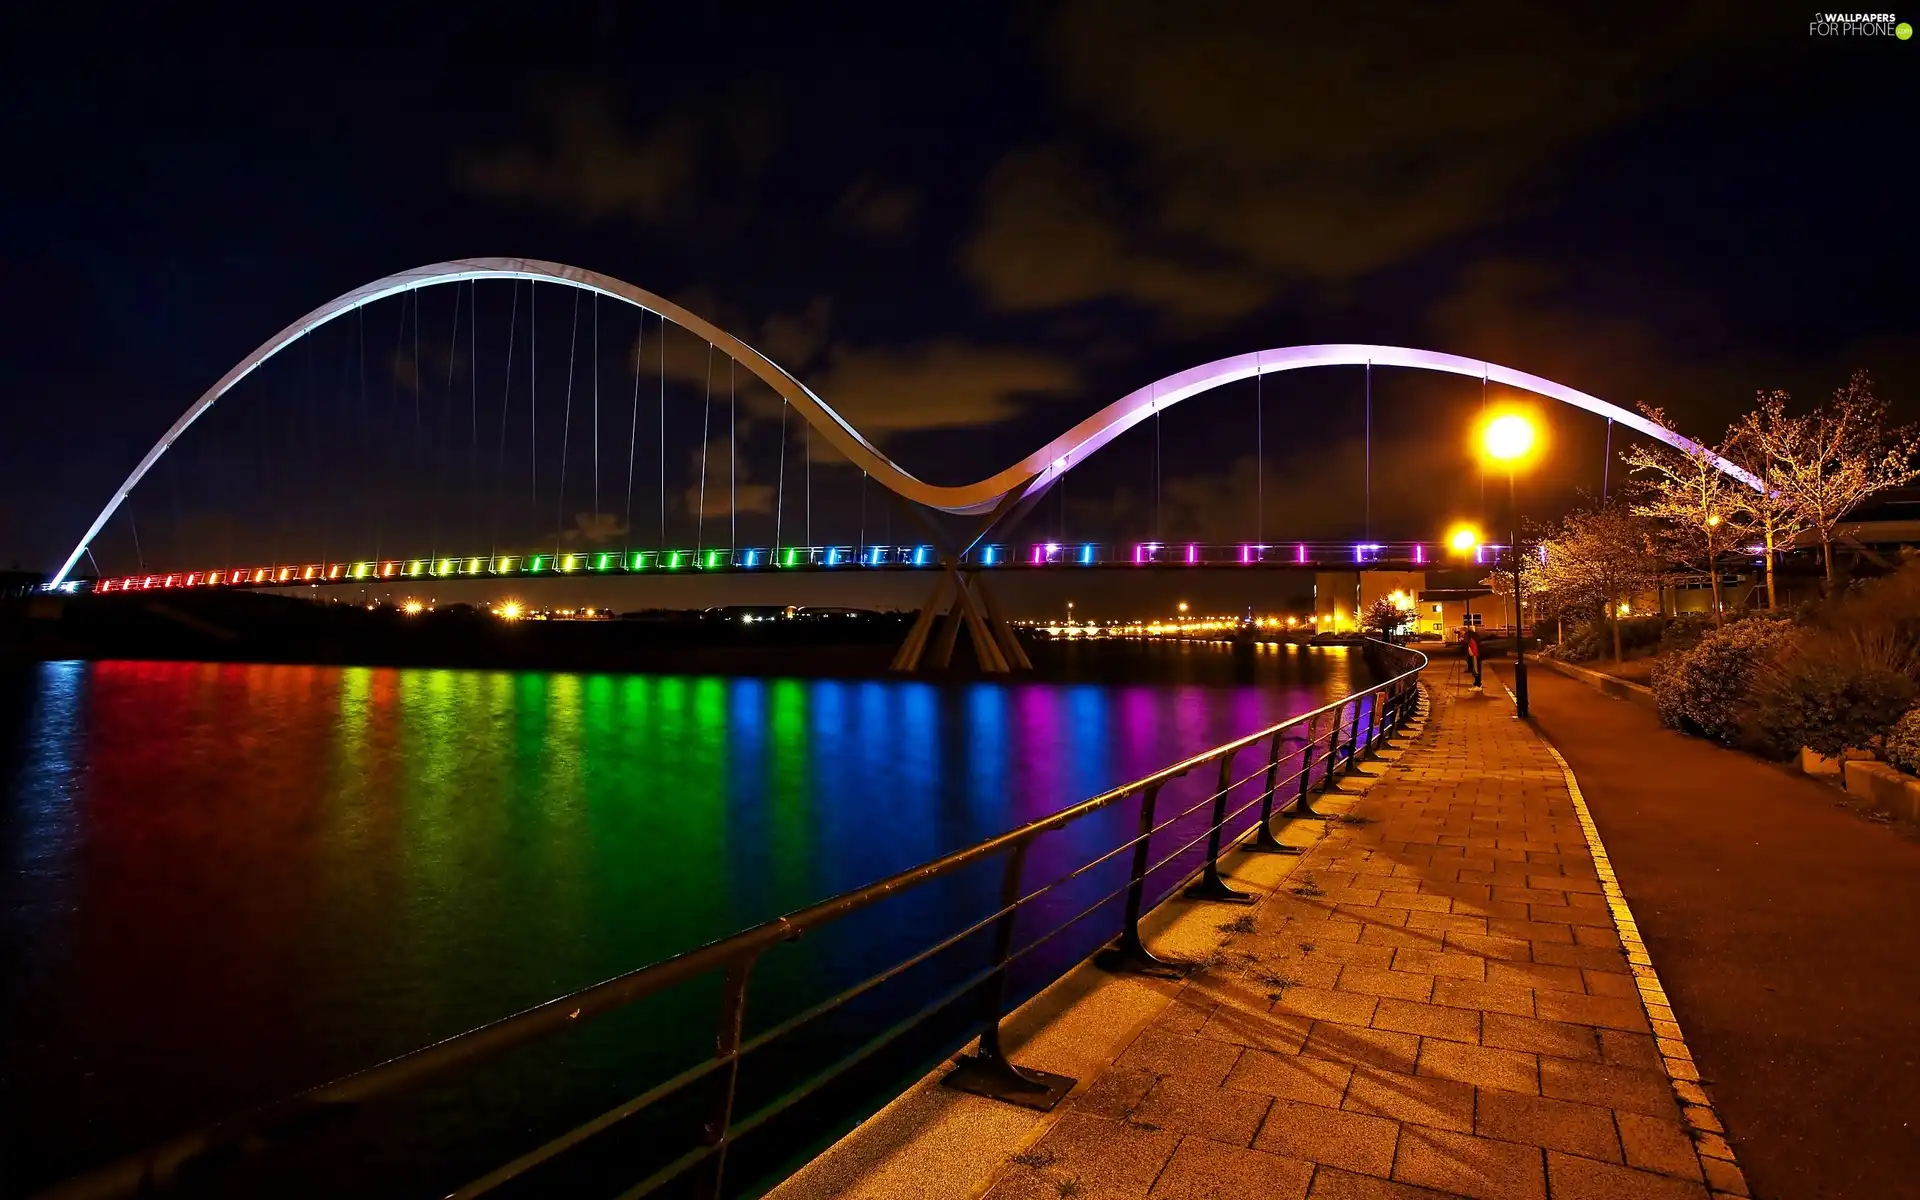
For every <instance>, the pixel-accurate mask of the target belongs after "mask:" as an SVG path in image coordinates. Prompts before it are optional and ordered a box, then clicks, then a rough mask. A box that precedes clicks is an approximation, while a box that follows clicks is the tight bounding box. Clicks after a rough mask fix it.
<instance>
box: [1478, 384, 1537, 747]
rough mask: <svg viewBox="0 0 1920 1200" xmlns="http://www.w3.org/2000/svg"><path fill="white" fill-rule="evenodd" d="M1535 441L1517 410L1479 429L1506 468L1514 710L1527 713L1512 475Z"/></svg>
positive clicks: (1491, 454)
mask: <svg viewBox="0 0 1920 1200" xmlns="http://www.w3.org/2000/svg"><path fill="white" fill-rule="evenodd" d="M1536 440H1537V437H1536V434H1535V431H1534V428H1533V422H1532V421H1529V420H1528V419H1527V418H1526V417H1524V416H1521V415H1520V414H1519V413H1502V414H1501V415H1499V416H1497V417H1495V418H1493V420H1491V421H1488V422H1487V425H1486V428H1485V429H1483V430H1481V433H1480V444H1481V447H1482V448H1483V449H1484V450H1485V451H1486V455H1487V457H1488V458H1491V459H1493V460H1494V462H1496V463H1498V464H1500V465H1501V466H1504V467H1505V468H1506V469H1507V528H1508V530H1509V533H1508V536H1507V556H1508V557H1509V558H1511V559H1512V560H1513V710H1514V714H1515V715H1516V716H1519V717H1525V716H1526V715H1527V649H1526V641H1525V637H1524V633H1525V630H1526V620H1525V618H1524V617H1522V616H1521V615H1520V602H1521V596H1520V501H1519V490H1518V485H1517V484H1516V483H1515V482H1514V477H1515V476H1516V475H1517V474H1518V473H1519V470H1520V468H1521V467H1522V466H1524V465H1526V461H1527V459H1528V457H1529V456H1531V455H1532V454H1533V449H1534V442H1535V441H1536Z"/></svg>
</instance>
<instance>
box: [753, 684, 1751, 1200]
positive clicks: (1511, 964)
mask: <svg viewBox="0 0 1920 1200" xmlns="http://www.w3.org/2000/svg"><path fill="white" fill-rule="evenodd" d="M1443 670H1444V669H1436V670H1435V671H1434V672H1433V674H1434V675H1436V676H1440V675H1442V674H1443ZM1430 682H1431V683H1432V684H1433V685H1435V686H1433V687H1431V689H1430V690H1431V691H1432V692H1433V693H1434V696H1435V706H1434V712H1433V714H1432V717H1431V720H1430V723H1429V725H1428V726H1427V728H1426V730H1425V731H1424V732H1423V733H1421V734H1420V735H1418V736H1417V737H1416V739H1415V740H1414V742H1413V743H1412V744H1411V745H1410V747H1409V749H1408V750H1407V752H1406V754H1405V756H1404V757H1401V758H1399V759H1398V761H1397V762H1395V763H1393V764H1392V768H1393V769H1391V770H1390V771H1389V773H1387V774H1385V775H1383V776H1382V777H1381V778H1380V779H1378V780H1377V781H1376V782H1375V785H1374V786H1372V787H1370V788H1369V789H1368V790H1367V791H1366V792H1365V794H1364V795H1362V796H1358V797H1355V798H1353V799H1352V800H1351V801H1350V802H1346V803H1347V804H1348V807H1347V810H1346V813H1345V814H1344V815H1345V816H1346V817H1347V818H1348V819H1349V820H1352V821H1355V822H1360V823H1348V822H1347V821H1346V820H1340V821H1333V822H1328V823H1326V824H1325V826H1324V832H1308V831H1306V830H1305V829H1303V827H1304V826H1308V825H1311V824H1313V823H1310V822H1297V823H1295V825H1294V826H1293V827H1292V828H1291V829H1289V830H1288V831H1287V834H1286V837H1287V839H1288V840H1292V841H1296V842H1298V841H1302V840H1303V839H1312V841H1311V844H1310V847H1309V848H1308V850H1307V853H1306V854H1305V856H1304V857H1301V858H1297V859H1289V858H1281V857H1277V856H1259V857H1252V856H1249V857H1243V858H1241V859H1240V860H1239V861H1238V863H1237V864H1236V865H1235V866H1234V868H1233V872H1232V873H1233V875H1234V877H1235V886H1237V887H1240V888H1242V889H1245V890H1252V891H1256V892H1263V893H1264V896H1263V898H1262V899H1261V901H1260V903H1259V904H1258V906H1257V907H1255V908H1254V909H1253V910H1252V911H1251V913H1250V914H1249V913H1248V911H1247V910H1245V909H1238V908H1229V907H1227V906H1223V905H1217V904H1205V903H1190V902H1176V903H1174V904H1171V905H1168V906H1166V907H1165V909H1164V910H1163V912H1162V914H1160V915H1161V916H1162V917H1163V927H1162V928H1161V930H1160V931H1159V933H1158V934H1157V935H1156V936H1155V941H1156V943H1157V944H1156V946H1155V948H1156V949H1157V950H1159V951H1160V952H1161V953H1162V954H1163V955H1165V956H1173V955H1175V954H1176V953H1184V956H1185V957H1188V958H1190V959H1197V960H1198V962H1199V964H1200V968H1199V969H1198V970H1196V971H1194V972H1193V973H1192V974H1191V975H1189V976H1188V977H1187V978H1186V979H1185V980H1184V981H1180V982H1177V983H1162V982H1155V981H1148V980H1142V979H1139V978H1135V977H1114V976H1105V975H1099V974H1097V973H1095V972H1093V971H1092V970H1091V969H1088V970H1087V971H1084V972H1082V973H1080V974H1078V975H1075V976H1069V977H1068V979H1067V980H1065V981H1063V982H1062V984H1060V985H1058V986H1057V987H1056V988H1055V989H1053V990H1052V991H1051V992H1050V993H1048V994H1046V995H1043V996H1042V997H1040V998H1039V999H1037V1000H1036V1001H1035V1002H1034V1004H1033V1005H1032V1006H1030V1009H1029V1011H1028V1012H1024V1013H1023V1014H1021V1016H1022V1018H1023V1019H1024V1021H1025V1024H1026V1029H1025V1036H1026V1039H1027V1040H1026V1044H1025V1045H1024V1046H1022V1047H1021V1048H1020V1049H1019V1051H1018V1052H1017V1053H1016V1056H1015V1057H1016V1059H1017V1060H1018V1061H1020V1062H1021V1063H1022V1064H1024V1065H1029V1066H1033V1067H1036V1068H1041V1069H1045V1070H1052V1071H1058V1072H1061V1073H1065V1074H1072V1075H1077V1076H1078V1077H1079V1079H1080V1086H1079V1087H1078V1088H1077V1089H1076V1091H1075V1093H1074V1094H1073V1095H1072V1096H1070V1097H1069V1099H1068V1100H1067V1101H1066V1102H1065V1103H1063V1104H1062V1105H1061V1106H1060V1107H1059V1108H1058V1109H1056V1110H1055V1111H1054V1112H1053V1113H1052V1114H1049V1115H1047V1116H1035V1115H1034V1114H1031V1113H1027V1112H1025V1111H1023V1110H1017V1109H1011V1108H1009V1107H1007V1106H1004V1105H997V1104H995V1103H994V1102H992V1101H987V1100H981V1099H977V1098H975V1097H971V1096H963V1095H958V1094H956V1093H951V1092H942V1091H939V1090H938V1089H936V1088H932V1087H922V1088H921V1089H919V1090H917V1091H916V1092H914V1093H910V1094H909V1095H907V1096H904V1097H902V1098H901V1099H900V1100H899V1101H897V1102H896V1103H895V1104H894V1105H893V1106H892V1107H890V1108H889V1109H888V1110H886V1111H883V1112H882V1113H881V1114H879V1115H878V1116H877V1117H875V1118H874V1119H873V1120H872V1121H870V1122H869V1123H868V1124H867V1125H865V1126H863V1127H862V1128H861V1129H859V1130H857V1131H855V1133H853V1134H852V1135H850V1136H849V1137H848V1138H847V1139H845V1140H844V1141H843V1142H842V1143H840V1144H839V1145H838V1146H836V1147H834V1148H833V1149H832V1150H830V1151H829V1152H828V1153H827V1154H826V1155H824V1156H822V1157H821V1158H820V1159H818V1160H816V1161H815V1162H814V1163H813V1164H810V1165H809V1166H808V1167H807V1168H806V1169H805V1170H803V1171H802V1172H801V1173H800V1174H798V1175H797V1176H795V1177H794V1178H793V1179H792V1180H790V1181H788V1183H787V1184H786V1185H784V1186H783V1187H782V1188H781V1189H780V1190H779V1191H778V1192H777V1193H776V1195H777V1196H779V1197H782V1198H783V1200H797V1198H799V1197H810V1196H816V1195H819V1196H824V1195H829V1194H831V1195H852V1196H871V1197H880V1196H899V1195H916V1196H926V1197H936V1196H954V1197H959V1196H966V1195H978V1194H981V1193H982V1192H983V1191H984V1193H985V1195H986V1196H988V1197H989V1198H990V1200H1027V1198H1034V1200H1039V1198H1043V1197H1044V1198H1048V1200H1051V1198H1052V1197H1057V1196H1063V1195H1080V1196H1083V1197H1113V1198H1119V1197H1135V1198H1146V1197H1169V1198H1178V1197H1208V1196H1210V1197H1223V1198H1237V1197H1248V1198H1252V1197H1289V1198H1300V1197H1308V1196H1312V1197H1361V1196H1380V1197H1387V1196H1394V1197H1411V1196H1421V1197H1426V1196H1433V1195H1469V1196H1477V1197H1533V1198H1538V1200H1544V1198H1545V1197H1546V1196H1547V1195H1549V1189H1551V1193H1550V1194H1551V1195H1553V1196H1555V1197H1577V1196H1595V1197H1598V1196H1615V1197H1673V1198H1680V1197H1691V1198H1694V1200H1708V1196H1709V1190H1708V1183H1709V1182H1711V1183H1712V1184H1713V1185H1714V1187H1715V1191H1716V1193H1718V1192H1721V1191H1724V1192H1726V1193H1728V1194H1733V1195H1744V1194H1745V1187H1744V1183H1743V1182H1742V1180H1741V1177H1740V1174H1739V1171H1738V1169H1737V1168H1736V1167H1735V1166H1734V1165H1733V1162H1732V1158H1731V1152H1730V1151H1729V1150H1728V1149H1727V1146H1726V1143H1725V1142H1724V1141H1723V1140H1722V1139H1721V1138H1720V1137H1719V1136H1718V1134H1717V1132H1715V1131H1717V1130H1718V1129H1719V1123H1718V1121H1717V1119H1716V1118H1715V1116H1714V1114H1713V1111H1712V1109H1711V1108H1710V1107H1707V1106H1706V1105H1704V1104H1703V1103H1687V1104H1686V1105H1685V1106H1684V1108H1683V1106H1682V1104H1681V1103H1680V1101H1681V1100H1686V1101H1704V1099H1705V1096H1704V1093H1702V1092H1700V1091H1699V1085H1698V1084H1697V1083H1696V1082H1694V1080H1696V1079H1697V1074H1695V1073H1694V1072H1693V1070H1692V1063H1691V1060H1690V1059H1689V1058H1688V1057H1687V1056H1686V1048H1685V1046H1684V1044H1683V1043H1681V1042H1680V1041H1679V1039H1678V1032H1679V1031H1678V1028H1677V1026H1675V1025H1674V1024H1673V1013H1672V1011H1671V1010H1670V1009H1669V1008H1668V1007H1667V1005H1666V1001H1665V995H1664V993H1662V992H1661V991H1660V985H1659V983H1658V981H1657V979H1655V978H1654V977H1653V974H1652V971H1651V968H1650V967H1649V966H1646V965H1645V962H1646V960H1645V952H1644V947H1643V946H1642V945H1641V943H1640V941H1639V937H1638V934H1637V932H1636V931H1635V929H1634V926H1633V924H1632V917H1631V915H1630V914H1628V913H1627V912H1626V911H1625V905H1624V902H1620V903H1617V904H1615V903H1613V901H1617V900H1618V893H1617V892H1612V893H1611V895H1610V894H1609V890H1608V889H1609V887H1610V882H1611V879H1612V872H1611V868H1610V867H1608V866H1607V865H1606V863H1605V861H1604V859H1603V858H1602V859H1601V860H1600V861H1599V862H1596V856H1595V853H1594V846H1596V845H1597V840H1596V841H1595V842H1593V843H1590V841H1589V834H1590V833H1591V825H1590V824H1589V823H1588V822H1587V820H1586V819H1585V813H1584V809H1583V808H1581V807H1579V806H1577V805H1576V803H1575V800H1574V798H1573V795H1572V793H1571V792H1570V789H1569V786H1568V782H1567V780H1568V776H1566V775H1565V774H1563V772H1562V770H1561V768H1560V766H1559V763H1558V761H1557V760H1556V759H1555V758H1554V757H1553V755H1552V752H1551V751H1550V750H1549V749H1548V748H1547V747H1546V746H1545V744H1544V743H1542V742H1541V741H1540V739H1539V738H1538V737H1537V736H1536V735H1535V734H1534V732H1533V731H1532V729H1531V728H1529V727H1528V726H1526V725H1524V724H1522V723H1520V722H1516V721H1514V720H1513V719H1512V717H1511V708H1510V707H1509V706H1508V705H1506V704H1505V703H1503V702H1502V701H1503V699H1504V698H1495V697H1494V696H1492V695H1488V696H1486V697H1485V698H1481V697H1478V696H1473V695H1471V694H1461V693H1457V692H1456V691H1455V690H1454V687H1453V684H1452V681H1451V680H1450V679H1448V678H1439V679H1434V680H1432V681H1430ZM1341 802H1344V798H1337V797H1328V803H1326V804H1324V805H1323V806H1322V807H1323V808H1326V809H1328V810H1336V809H1337V808H1338V807H1339V804H1340V803H1341ZM1223 933H1224V934H1226V935H1227V936H1225V937H1224V938H1223V937H1222V936H1221V935H1222V934H1223ZM1623 935H1624V938H1625V943H1624V946H1623V940H1622V939H1623ZM1656 1033H1658V1034H1660V1035H1661V1036H1660V1039H1659V1040H1657V1041H1656V1038H1655V1034H1656ZM1690 1130H1691V1131H1692V1132H1691V1133H1690ZM1696 1138H1698V1141H1697V1142H1696ZM1419 1189H1431V1190H1430V1191H1423V1190H1419Z"/></svg>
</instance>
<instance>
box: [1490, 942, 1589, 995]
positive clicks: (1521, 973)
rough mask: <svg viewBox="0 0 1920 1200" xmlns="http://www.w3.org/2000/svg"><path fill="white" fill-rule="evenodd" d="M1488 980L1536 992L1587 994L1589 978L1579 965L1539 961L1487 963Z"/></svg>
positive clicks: (1536, 948) (1537, 948)
mask: <svg viewBox="0 0 1920 1200" xmlns="http://www.w3.org/2000/svg"><path fill="white" fill-rule="evenodd" d="M1534 949H1535V950H1536V951H1537V950H1539V949H1540V947H1539V946H1537V945H1536V946H1535V947H1534ZM1487 982H1488V983H1504V984H1508V985H1511V986H1513V987H1524V988H1532V989H1533V990H1534V991H1536V992H1571V993H1573V994H1575V995H1579V996H1584V995H1586V994H1587V980H1586V977H1585V976H1583V975H1581V974H1580V969H1579V968H1578V967H1560V966H1554V965H1553V964H1551V963H1543V962H1539V961H1534V962H1530V963H1511V962H1490V963H1488V964H1487Z"/></svg>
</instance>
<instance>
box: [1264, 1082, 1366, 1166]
mask: <svg viewBox="0 0 1920 1200" xmlns="http://www.w3.org/2000/svg"><path fill="white" fill-rule="evenodd" d="M1399 1136H1400V1125H1399V1123H1398V1122H1397V1121H1389V1120H1386V1119H1385V1118H1382V1117H1369V1116H1365V1115H1363V1114H1361V1113H1356V1112H1343V1111H1341V1110H1339V1109H1335V1108H1324V1107H1321V1106H1320V1105H1317V1104H1301V1103H1298V1102H1296V1101H1291V1100H1275V1101H1274V1102H1273V1107H1272V1108H1270V1109H1268V1110H1267V1119H1266V1120H1265V1121H1264V1122H1263V1123H1262V1124H1261V1126H1260V1132H1259V1134H1258V1135H1257V1136H1256V1137H1255V1138H1254V1139H1253V1146H1254V1149H1256V1150H1266V1151H1269V1152H1271V1153H1274V1154H1281V1155H1286V1156H1288V1157H1291V1158H1300V1159H1308V1160H1311V1161H1313V1162H1318V1163H1325V1164H1327V1165H1328V1166H1332V1167H1339V1168H1342V1169H1344V1170H1348V1171H1358V1172H1360V1173H1361V1174H1364V1175H1378V1176H1381V1177H1383V1178H1384V1177H1385V1176H1387V1175H1390V1174H1392V1173H1393V1147H1394V1143H1395V1142H1396V1141H1397V1140H1398V1139H1399Z"/></svg>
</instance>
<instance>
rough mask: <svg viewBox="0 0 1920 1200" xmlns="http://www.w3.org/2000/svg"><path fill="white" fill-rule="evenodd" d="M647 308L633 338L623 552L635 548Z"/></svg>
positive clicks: (641, 316) (641, 315) (642, 310)
mask: <svg viewBox="0 0 1920 1200" xmlns="http://www.w3.org/2000/svg"><path fill="white" fill-rule="evenodd" d="M646 350H647V310H646V309H644V308H643V309H641V310H640V331H639V332H638V333H636V334H635V335H634V338H633V422H632V424H631V425H630V426H629V427H628V429H627V528H626V535H625V539H624V542H623V545H624V549H623V551H622V553H623V554H624V553H625V552H626V551H628V550H631V549H632V548H633V458H634V449H635V447H637V446H638V445H639V444H640V367H641V364H642V363H644V362H645V361H646Z"/></svg>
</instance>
